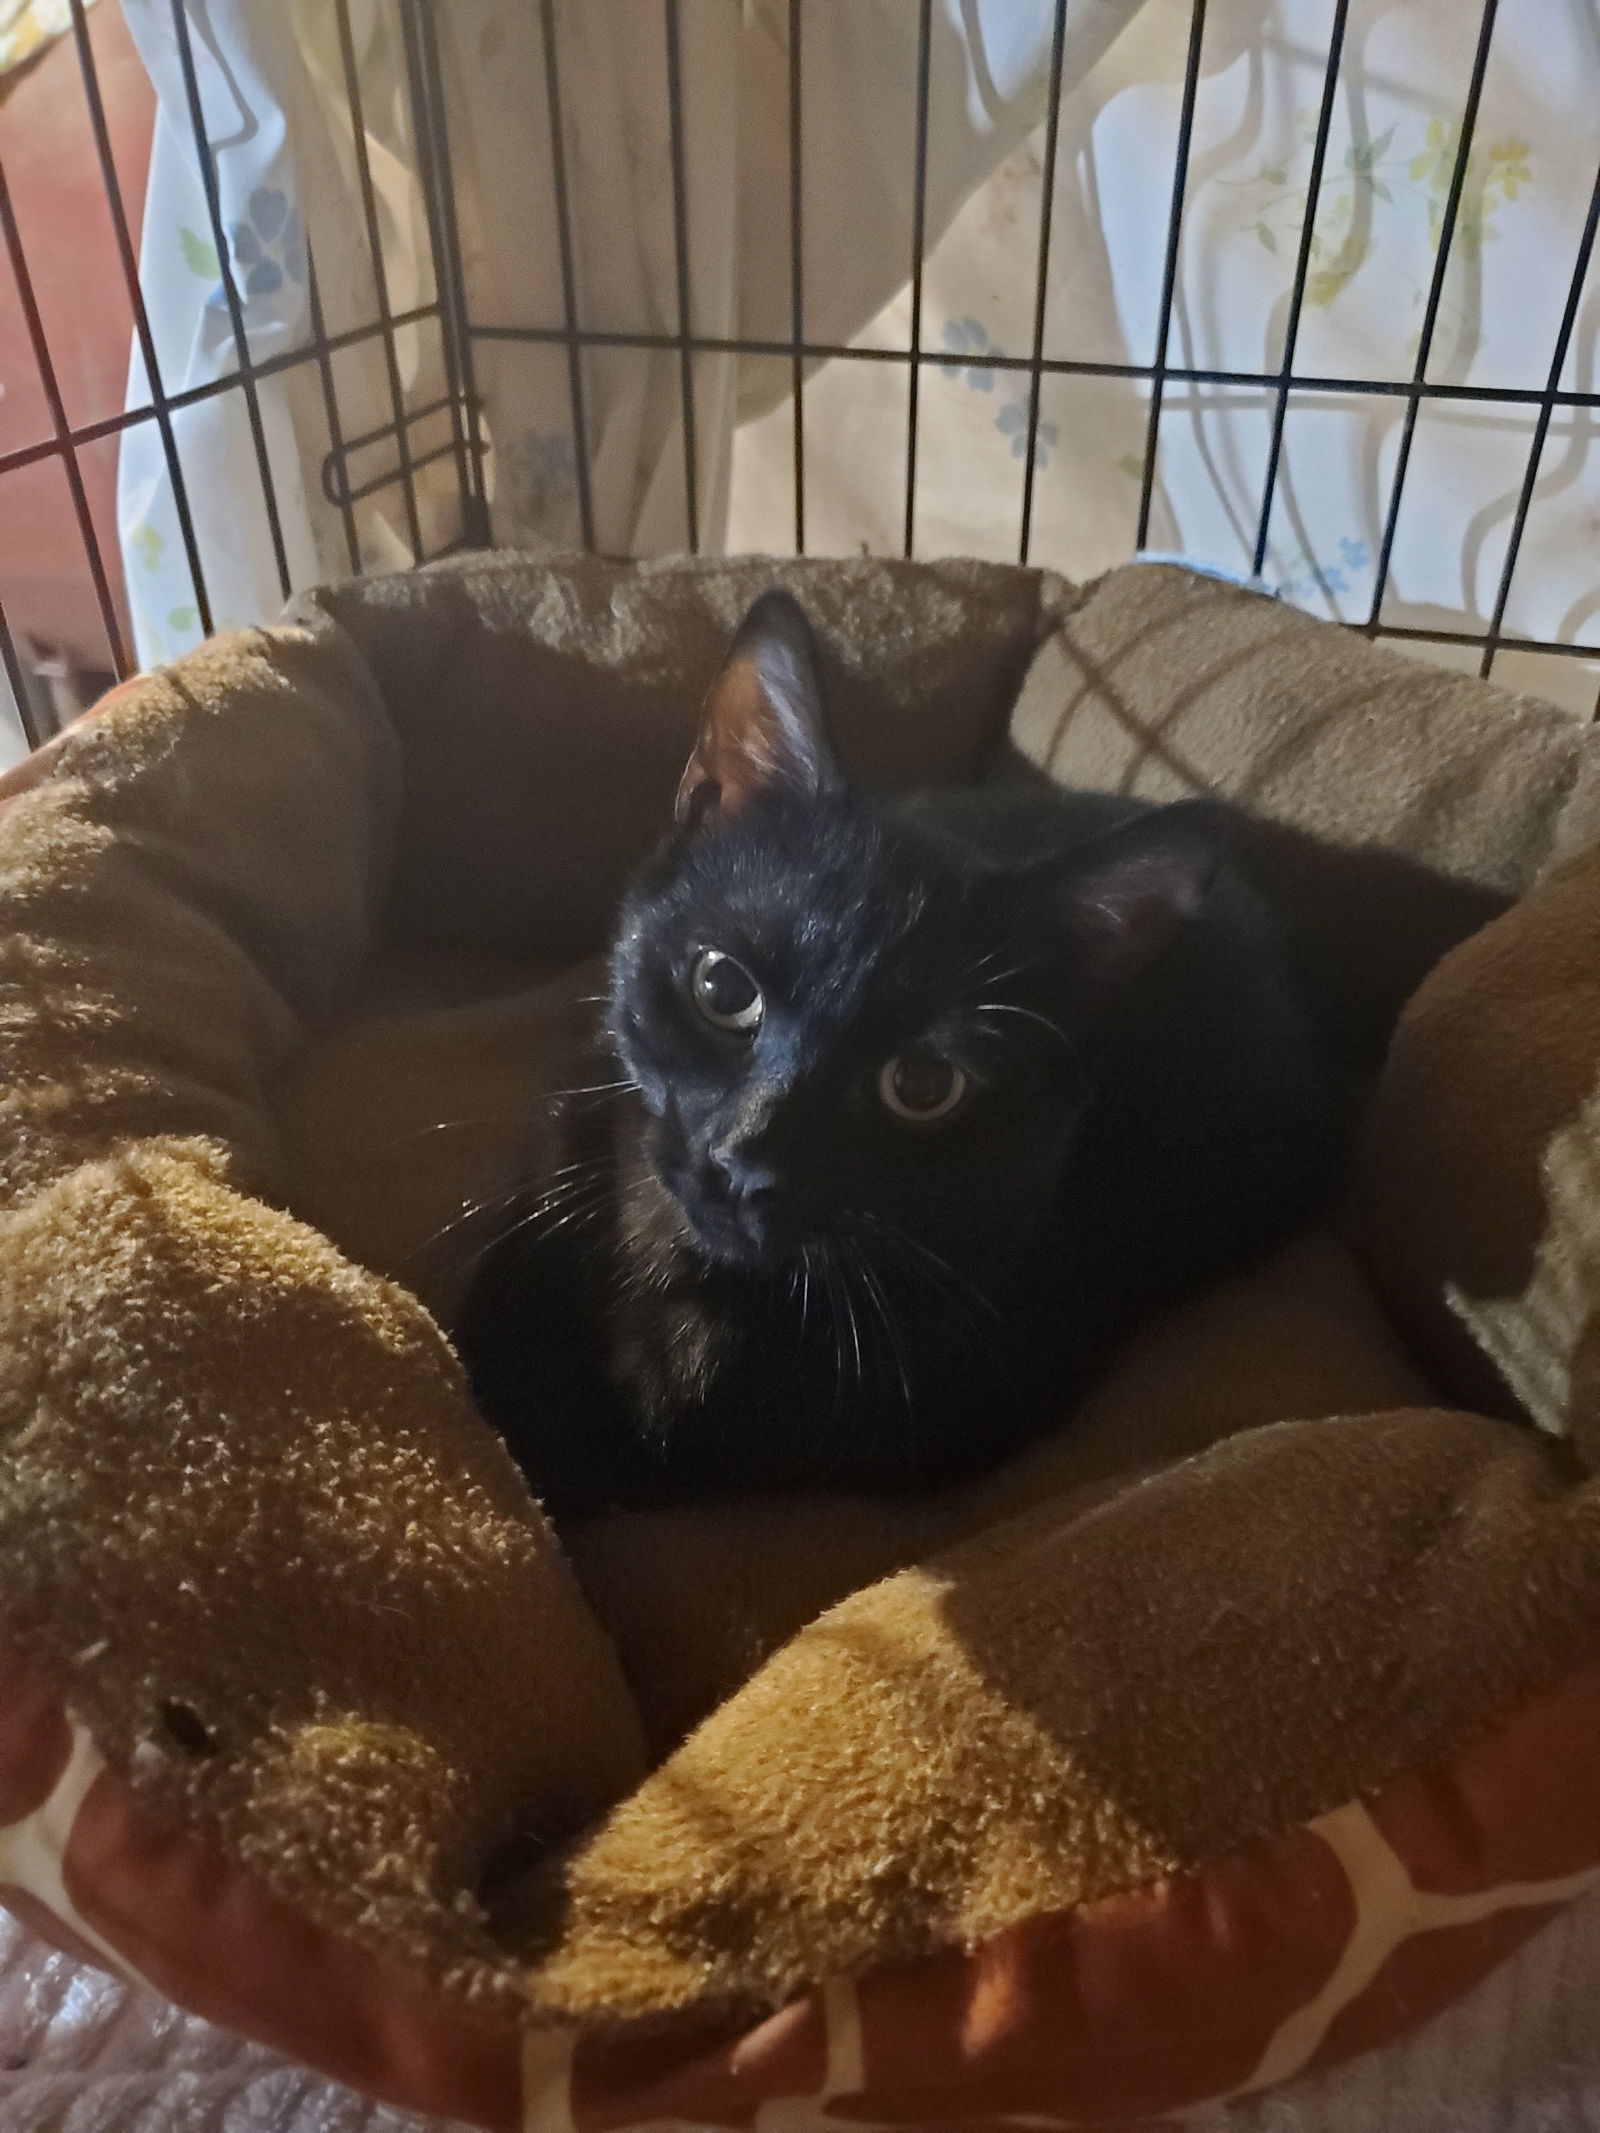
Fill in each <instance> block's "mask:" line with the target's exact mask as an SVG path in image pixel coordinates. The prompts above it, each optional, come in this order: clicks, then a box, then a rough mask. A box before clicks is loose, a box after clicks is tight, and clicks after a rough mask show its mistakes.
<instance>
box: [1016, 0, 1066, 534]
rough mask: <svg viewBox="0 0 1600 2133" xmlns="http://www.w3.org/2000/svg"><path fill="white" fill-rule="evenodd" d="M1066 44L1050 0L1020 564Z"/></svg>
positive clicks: (1062, 0) (1027, 527) (1029, 502)
mask: <svg viewBox="0 0 1600 2133" xmlns="http://www.w3.org/2000/svg"><path fill="white" fill-rule="evenodd" d="M1066 46H1067V0H1056V20H1055V28H1054V30H1053V32H1052V34H1051V39H1050V87H1049V91H1048V95H1049V111H1048V113H1047V115H1046V118H1045V128H1044V169H1043V170H1042V171H1041V173H1040V178H1039V265H1038V274H1037V277H1036V279H1035V282H1034V289H1033V355H1032V358H1031V360H1030V362H1029V365H1028V444H1027V451H1026V453H1025V454H1024V456H1023V463H1022V523H1021V526H1020V528H1019V529H1018V535H1017V561H1018V562H1019V563H1026V562H1027V560H1028V549H1029V547H1030V545H1031V543H1032V540H1033V481H1034V472H1035V469H1034V456H1035V454H1036V452H1037V451H1038V447H1039V395H1040V392H1041V389H1042V387H1043V384H1044V324H1045V312H1046V310H1047V308H1048V306H1049V301H1050V225H1051V220H1052V218H1053V216H1054V213H1055V204H1056V147H1057V142H1058V140H1059V137H1060V132H1061V68H1062V61H1063V58H1064V56H1065V53H1066Z"/></svg>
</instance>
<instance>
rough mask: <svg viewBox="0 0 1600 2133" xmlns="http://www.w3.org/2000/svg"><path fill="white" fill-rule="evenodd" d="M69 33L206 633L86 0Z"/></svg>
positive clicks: (205, 610)
mask: <svg viewBox="0 0 1600 2133" xmlns="http://www.w3.org/2000/svg"><path fill="white" fill-rule="evenodd" d="M71 5H72V37H73V43H74V44H75V46H76V47H77V53H78V72H79V73H80V75H81V76H82V77H83V94H84V101H85V102H86V104H87V105H88V107H89V126H90V130H91V132H92V133H93V135H94V147H95V156H96V158H97V160H98V162H99V165H100V183H101V186H102V188H103V189H104V192H105V196H106V206H107V208H108V209H109V211H110V215H111V227H112V231H113V233H114V235H115V237H116V240H117V257H118V259H119V260H120V262H121V265H122V279H123V283H124V285H125V286H126V288H127V291H128V302H129V304H130V305H131V306H132V308H133V330H134V333H135V336H136V337H137V339H138V343H139V355H140V358H141V360H142V361H143V363H144V374H145V382H146V383H147V384H148V386H149V388H150V403H151V406H152V408H153V409H154V411H155V419H156V426H157V428H158V429H159V430H160V432H161V450H162V454H163V456H164V457H165V459H166V462H167V479H168V481H170V482H171V484H172V504H173V509H174V510H175V511H176V513H177V517H178V532H179V535H180V537H181V539H182V541H183V554H184V560H185V562H186V563H187V564H188V567H189V583H190V585H191V586H192V588H193V590H194V604H195V612H196V613H197V614H198V615H199V617H200V627H201V629H202V630H203V631H204V633H205V634H206V636H208V637H209V636H210V635H211V632H212V628H213V624H212V620H211V596H210V594H209V592H208V591H207V589H206V576H205V570H204V568H203V566H202V564H201V561H200V544H199V542H198V541H197V540H196V538H195V531H194V515H193V513H192V512H191V511H190V509H189V489H188V484H187V483H186V482H185V480H184V478H183V465H182V462H181V461H180V460H179V458H178V440H177V437H176V435H175V433H174V431H173V427H172V413H171V410H170V409H169V408H168V406H167V395H166V388H165V386H164V385H163V384H162V382H161V364H160V361H159V359H158V357H157V355H156V342H155V334H154V332H153V331H152V330H151V325H150V314H149V311H148V310H147V309H146V308H145V301H144V288H143V285H142V284H141V282H140V280H139V259H138V254H137V253H136V252H135V250H134V246H133V236H132V233H131V232H130V230H129V228H128V217H127V211H126V210H125V208H124V207H123V204H122V187H121V185H120V184H119V182H118V179H117V164H116V157H115V155H114V154H113V152H112V147H111V129H110V127H109V126H108V125H107V123H106V109H105V101H104V99H103V98H102V96H101V94H100V74H99V70H98V68H97V67H96V66H95V60H94V47H93V46H92V45H91V43H90V41H89V18H88V14H87V12H86V10H85V7H84V0H71Z"/></svg>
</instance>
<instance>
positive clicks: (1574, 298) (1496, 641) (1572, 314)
mask: <svg viewBox="0 0 1600 2133" xmlns="http://www.w3.org/2000/svg"><path fill="white" fill-rule="evenodd" d="M1597 229H1600V170H1596V172H1595V180H1594V187H1593V190H1592V191H1591V192H1590V194H1589V212H1588V215H1587V216H1586V217H1585V219H1584V225H1583V235H1582V237H1581V238H1580V239H1579V240H1578V256H1577V259H1576V261H1575V263H1574V265H1573V269H1572V280H1571V282H1570V283H1569V284H1568V287H1567V301H1566V307H1565V309H1564V310H1563V311H1562V314H1561V324H1560V326H1559V327H1558V328H1557V330H1556V343H1555V348H1554V350H1553V351H1552V353H1551V357H1550V369H1549V372H1548V374H1547V378H1546V382H1545V390H1544V394H1543V397H1542V399H1541V402H1540V406H1539V416H1538V420H1537V421H1536V422H1535V423H1534V426H1533V442H1532V444H1531V445H1530V446H1529V447H1528V464H1527V466H1526V468H1525V469H1524V471H1523V476H1522V489H1521V493H1520V494H1519V495H1518V497H1517V510H1516V516H1515V517H1514V518H1513V520H1512V522H1511V537H1510V539H1509V540H1508V541H1507V543H1506V559H1505V562H1504V563H1503V564H1502V566H1501V570H1500V584H1499V587H1498V589H1497V591H1496V593H1495V596H1494V613H1493V614H1492V615H1491V616H1490V617H1489V630H1488V635H1487V636H1486V637H1485V639H1484V645H1483V657H1482V659H1481V660H1480V661H1479V662H1478V672H1479V674H1480V675H1481V676H1482V677H1483V678H1484V679H1485V680H1487V679H1488V676H1489V671H1490V669H1491V668H1492V667H1493V665H1494V657H1495V653H1496V651H1497V650H1498V649H1499V645H1500V631H1501V626H1502V625H1503V623H1504V622H1505V619H1506V605H1507V602H1508V601H1509V600H1510V598H1511V581H1512V579H1513V578H1514V577H1515V576H1516V574H1517V557H1518V556H1519V555H1520V553H1521V551H1522V536H1523V533H1524V532H1525V530H1526V528H1527V524H1528V512H1529V510H1530V509H1531V507H1532V504H1533V492H1534V487H1535V485H1536V484H1537V482H1538V479H1539V463H1540V461H1541V460H1542V459H1543V457H1544V445H1545V439H1546V438H1547V437H1548V436H1549V434H1550V418H1551V416H1552V415H1553V414H1554V412H1555V394H1556V391H1557V388H1558V387H1559V386H1560V383H1561V373H1562V371H1563V370H1565V368H1566V366H1567V350H1568V349H1569V348H1570V347H1571V345H1572V330H1573V328H1574V326H1576V324H1577V322H1578V306H1579V305H1580V304H1581V303H1582V301H1583V289H1584V283H1585V282H1586V281H1587V280H1588V278H1589V261H1590V260H1591V259H1592V258H1593V256H1594V240H1595V232H1596V230H1597Z"/></svg>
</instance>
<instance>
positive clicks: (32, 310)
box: [0, 164, 132, 676]
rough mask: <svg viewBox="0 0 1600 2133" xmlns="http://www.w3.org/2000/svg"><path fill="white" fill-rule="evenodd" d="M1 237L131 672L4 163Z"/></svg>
mask: <svg viewBox="0 0 1600 2133" xmlns="http://www.w3.org/2000/svg"><path fill="white" fill-rule="evenodd" d="M0 236H3V238H4V241H5V248H6V252H7V255H8V257H9V258H10V261H11V272H12V276H13V278H14V279H15V281H16V285H17V300H18V302H19V303H20V304H21V306H22V316H23V321H24V323H25V324H26V326H27V329H28V339H29V340H30V341H31V342H32V343H33V357H34V362H35V363H36V365H37V366H38V371H39V383H40V384H41V385H42V386H43V388H44V396H45V401H46V404H47V405H48V407H49V409H50V421H51V424H52V426H53V427H54V430H55V441H56V444H57V446H58V448H59V450H60V455H61V465H62V471H63V472H64V473H65V475H66V477H67V488H68V490H69V492H70V494H71V497H72V509H73V512H74V514H75V515H76V518H77V521H78V538H79V539H80V540H81V541H82V543H83V553H84V558H85V560H86V561H87V563H88V565H89V577H90V581H91V583H92V584H93V586H94V597H95V604H96V606H97V607H98V608H99V610H100V623H101V627H102V628H103V629H104V631H105V633H106V645H107V648H108V649H109V651H110V653H111V663H112V665H113V666H114V667H115V669H116V671H117V673H118V675H119V676H120V675H124V674H127V673H130V672H131V671H132V669H131V667H130V664H129V660H128V653H127V648H126V646H125V645H124V643H123V641H122V624H121V622H120V621H119V620H118V618H117V603H116V598H115V595H114V594H113V593H112V590H111V580H110V579H109V577H108V576H107V575H106V565H105V558H104V556H102V555H101V553H100V540H99V536H98V535H97V534H96V532H95V530H94V516H93V513H92V512H91V511H90V509H89V494H88V491H87V490H86V489H85V488H84V485H83V469H82V468H81V467H80V466H79V464H78V452H77V442H76V440H75V438H74V436H73V431H72V424H71V421H70V420H69V419H68V416H67V410H66V403H65V402H64V401H63V399H62V397H61V381H60V379H59V378H58V377H57V376H56V367H55V364H54V362H53V361H52V360H51V355H50V343H49V341H48V339H47V338H46V335H45V330H44V320H43V319H42V318H41V317H40V315H39V303H38V299H37V297H36V296H35V294H34V287H33V277H32V275H31V274H30V273H29V272H28V261H27V257H26V255H25V253H24V252H23V249H22V235H21V232H20V231H19V230H18V228H17V217H16V212H15V210H14V208H13V207H12V204H11V187H10V185H9V184H8V183H7V180H6V174H5V167H4V165H3V164H0Z"/></svg>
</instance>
